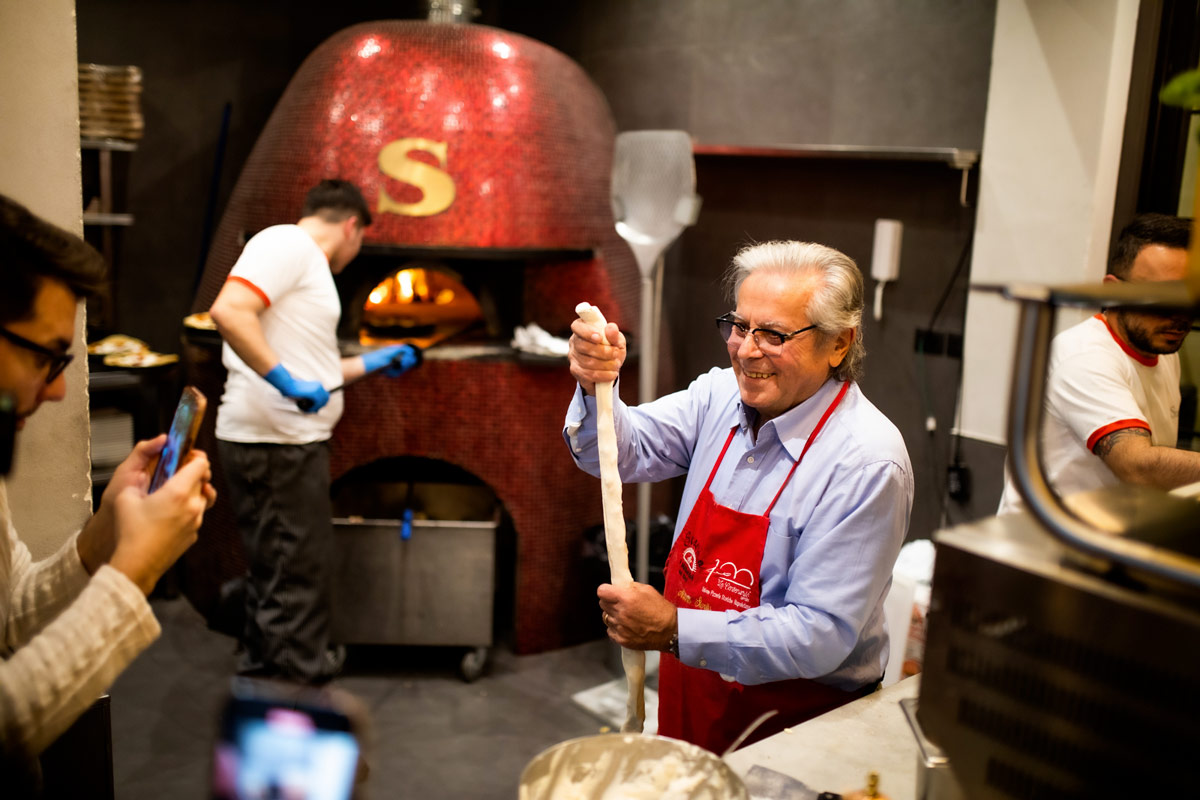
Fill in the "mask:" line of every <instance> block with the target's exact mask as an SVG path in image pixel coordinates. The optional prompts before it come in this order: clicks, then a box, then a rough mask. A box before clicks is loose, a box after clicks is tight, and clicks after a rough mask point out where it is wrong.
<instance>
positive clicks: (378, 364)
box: [362, 344, 421, 378]
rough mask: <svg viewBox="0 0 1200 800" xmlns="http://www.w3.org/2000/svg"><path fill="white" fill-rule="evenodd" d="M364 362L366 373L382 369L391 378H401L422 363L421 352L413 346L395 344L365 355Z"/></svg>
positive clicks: (363, 356)
mask: <svg viewBox="0 0 1200 800" xmlns="http://www.w3.org/2000/svg"><path fill="white" fill-rule="evenodd" d="M362 362H363V370H364V371H365V372H375V371H376V370H379V369H382V370H383V374H384V375H387V376H388V377H389V378H399V377H400V376H401V375H403V374H404V373H406V372H408V371H409V370H410V369H412V368H413V367H415V366H417V365H418V364H420V363H421V351H420V349H418V348H416V347H413V346H412V345H411V344H394V345H389V346H388V347H380V348H379V349H378V350H372V351H370V352H369V353H363V354H362Z"/></svg>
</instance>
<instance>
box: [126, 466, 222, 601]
mask: <svg viewBox="0 0 1200 800" xmlns="http://www.w3.org/2000/svg"><path fill="white" fill-rule="evenodd" d="M211 478H212V471H211V469H210V468H209V463H208V457H207V456H206V455H205V454H204V453H203V452H201V451H199V450H193V451H192V453H191V457H190V458H189V459H188V463H187V464H185V465H184V466H183V467H181V468H180V470H179V471H178V472H176V473H175V475H174V476H172V477H171V479H170V480H168V481H167V482H166V483H164V484H163V485H162V486H161V487H159V489H158V490H157V491H156V492H154V494H146V487H145V486H144V485H141V484H137V483H135V484H130V485H127V486H126V487H125V488H124V489H122V490H121V491H120V492H119V493H118V494H117V495H116V497H115V498H114V499H113V523H114V524H113V528H114V531H115V539H116V546H115V548H114V550H113V554H112V558H111V559H110V560H109V563H110V564H111V565H112V566H113V567H114V568H115V569H118V570H120V571H121V572H122V573H124V574H125V576H126V577H128V578H129V579H130V580H131V581H133V582H134V583H135V584H137V586H138V588H139V589H141V590H142V592H143V593H145V594H147V595H148V594H150V592H151V591H152V590H153V589H154V585H155V584H156V583H157V582H158V579H159V578H160V577H162V574H163V573H164V572H166V571H167V569H169V568H170V566H171V565H172V564H174V563H175V561H176V560H177V559H178V558H179V557H180V556H181V555H183V553H184V551H185V550H187V549H188V548H189V547H191V546H192V543H193V542H195V541H196V531H197V530H199V528H200V523H201V522H202V521H203V520H204V511H205V509H206V508H208V506H209V504H210V500H211V499H213V498H215V494H212V495H211V496H210V491H211V487H210V486H208V482H209V480H211Z"/></svg>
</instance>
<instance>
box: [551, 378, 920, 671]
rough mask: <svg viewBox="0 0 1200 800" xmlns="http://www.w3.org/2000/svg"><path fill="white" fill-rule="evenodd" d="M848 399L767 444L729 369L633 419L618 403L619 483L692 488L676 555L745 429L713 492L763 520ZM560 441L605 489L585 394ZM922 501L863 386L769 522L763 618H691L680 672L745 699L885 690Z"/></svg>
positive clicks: (892, 432) (824, 398) (829, 388)
mask: <svg viewBox="0 0 1200 800" xmlns="http://www.w3.org/2000/svg"><path fill="white" fill-rule="evenodd" d="M840 389H841V383H840V382H838V381H836V380H832V379H831V380H829V381H827V382H826V383H825V385H824V386H822V387H821V388H820V389H819V390H817V392H816V394H814V395H813V396H812V397H810V398H809V399H808V400H806V401H804V402H803V403H801V404H800V405H798V406H796V407H795V408H793V409H791V410H790V411H788V412H787V413H785V414H782V415H780V416H779V417H776V418H775V419H773V420H770V421H768V422H766V423H764V424H763V426H762V428H761V429H760V430H759V432H758V437H757V440H755V438H754V435H753V428H752V427H751V422H752V420H753V419H754V415H755V414H756V412H754V411H753V410H751V409H748V408H744V407H743V406H742V403H741V396H740V393H739V391H738V385H737V379H736V377H735V376H734V374H733V370H732V369H717V368H714V369H712V370H710V371H709V372H708V373H707V374H704V375H701V376H700V377H698V378H697V379H696V380H695V381H693V382H692V384H691V385H690V386H689V387H688V388H687V389H686V390H684V391H681V392H676V393H675V394H671V395H667V396H666V397H662V398H659V399H658V400H655V401H653V402H650V403H646V404H643V405H640V406H636V407H631V406H627V405H625V404H624V403H622V402H621V401H620V400H619V398H615V399H614V402H613V405H614V416H615V419H616V431H617V454H618V464H619V467H620V472H621V480H622V481H623V482H624V483H642V482H654V481H661V480H665V479H667V478H673V477H676V476H679V475H685V474H686V475H687V480H686V482H685V484H684V491H683V499H682V502H681V504H680V508H679V517H678V519H677V520H676V524H675V534H674V537H673V539H672V541H674V538H678V536H679V533H680V531H681V530H682V529H683V526H684V524H685V522H686V521H687V517H688V515H689V514H690V513H691V510H692V506H693V505H694V504H695V502H696V499H697V497H698V496H699V494H700V491H701V490H702V489H703V488H704V484H705V482H706V481H707V480H708V476H709V473H710V472H711V471H712V467H713V464H715V463H716V461H717V456H718V455H719V454H720V452H721V448H722V447H723V446H724V444H725V439H726V437H728V435H729V430H730V428H732V427H733V426H734V425H737V426H738V431H737V433H735V434H734V437H733V441H732V442H731V443H730V445H729V450H728V451H727V452H726V454H725V458H724V460H723V461H722V463H721V468H720V469H719V470H718V471H717V474H716V477H715V478H714V479H713V482H712V486H711V489H712V492H713V496H714V497H715V499H716V502H718V503H719V504H721V505H723V506H728V507H729V508H732V509H734V510H735V511H740V512H742V513H746V514H755V515H762V514H764V513H766V510H767V507H768V506H770V504H771V500H772V498H774V496H775V493H776V492H778V491H779V487H780V486H782V485H783V482H784V480H785V479H786V478H787V474H788V471H789V470H790V469H791V468H792V465H793V464H794V463H795V460H796V459H797V458H799V457H800V452H801V451H802V450H803V449H804V444H805V442H806V441H807V440H808V437H809V436H810V435H811V433H812V431H813V428H815V427H816V425H817V422H818V421H819V420H820V418H821V416H822V414H824V413H825V410H826V409H827V408H828V407H829V404H830V403H831V402H833V399H834V397H836V395H837V392H838V391H839V390H840ZM563 436H564V438H565V439H566V441H567V444H568V446H569V448H570V450H571V454H572V456H573V457H574V458H575V461H576V463H577V464H578V465H579V466H580V468H582V469H584V470H585V471H587V472H589V473H591V474H592V475H597V476H598V475H599V474H600V463H599V458H598V454H597V450H596V399H595V398H594V397H588V396H586V395H584V394H583V391H582V390H581V389H578V388H577V389H576V391H575V397H574V399H573V400H572V402H571V406H570V408H569V409H568V410H567V418H566V427H565V428H564V431H563ZM912 500H913V479H912V466H911V465H910V463H909V460H908V451H907V450H906V449H905V446H904V439H903V438H902V437H901V435H900V431H898V430H897V429H896V426H895V425H893V424H892V423H891V421H889V420H888V419H887V417H885V416H884V415H883V414H882V413H881V412H880V411H879V409H877V408H876V407H875V406H874V405H872V404H871V402H870V401H869V400H867V398H866V397H865V396H863V394H862V392H861V391H860V390H859V388H858V386H857V385H856V384H852V385H851V386H850V388H849V390H848V391H847V392H846V396H845V397H844V398H843V399H842V402H841V404H840V405H839V406H838V408H837V410H836V411H835V412H834V413H833V415H832V416H831V417H830V418H829V420H828V421H827V422H826V423H825V427H824V428H823V429H822V430H821V431H820V433H819V435H818V436H817V438H816V439H815V441H814V442H813V444H812V447H810V448H809V451H808V454H807V455H805V457H804V460H803V461H802V462H801V463H800V466H799V467H798V468H797V469H796V473H795V475H793V476H792V479H791V481H790V482H789V483H788V485H787V488H786V489H785V490H784V492H783V495H782V496H781V497H780V498H779V502H778V503H776V505H775V508H774V509H773V510H772V512H771V522H770V528H769V530H768V533H767V542H766V546H765V549H764V552H763V561H762V567H761V569H760V573H759V579H760V583H759V585H760V589H761V593H762V597H761V601H760V602H761V605H760V606H758V607H757V608H750V609H747V610H746V611H742V612H738V611H732V610H730V611H703V610H700V609H694V608H680V609H679V655H680V659H681V660H682V661H683V663H685V664H688V665H690V666H693V667H702V668H706V669H712V670H716V671H717V672H719V673H721V674H722V675H725V676H727V677H731V678H733V679H736V680H737V681H739V682H741V683H743V684H746V685H750V684H757V683H767V682H769V681H778V680H786V679H790V678H812V679H817V680H819V681H820V682H821V683H826V684H829V685H831V686H835V687H837V688H841V689H847V690H852V689H857V688H859V687H862V686H864V685H867V684H869V683H873V682H875V681H877V680H879V679H880V678H881V677H882V676H883V671H884V668H885V667H886V666H887V657H888V637H887V633H886V632H885V630H884V617H883V601H884V597H885V596H886V594H887V591H888V588H889V587H890V586H891V578H892V567H893V565H894V564H895V562H896V556H897V555H898V554H899V552H900V547H901V545H902V544H903V543H904V537H905V534H906V532H907V530H908V518H909V513H910V511H911V510H912Z"/></svg>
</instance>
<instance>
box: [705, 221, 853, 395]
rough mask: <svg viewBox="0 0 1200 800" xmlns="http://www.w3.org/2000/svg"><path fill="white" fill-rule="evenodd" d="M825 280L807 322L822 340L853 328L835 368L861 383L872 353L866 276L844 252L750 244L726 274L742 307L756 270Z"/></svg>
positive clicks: (840, 376)
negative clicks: (865, 318)
mask: <svg viewBox="0 0 1200 800" xmlns="http://www.w3.org/2000/svg"><path fill="white" fill-rule="evenodd" d="M760 271H762V272H771V273H776V274H781V275H796V276H797V277H799V276H805V277H808V276H813V275H816V276H818V277H820V278H821V285H820V287H819V288H817V289H816V291H814V292H813V295H812V298H811V299H810V300H809V303H808V308H807V309H805V311H806V313H807V315H808V321H809V322H811V323H812V324H814V325H816V326H817V329H818V330H819V331H820V332H821V334H822V335H823V336H826V337H830V336H837V335H838V334H840V333H841V332H842V331H844V330H846V329H847V328H850V329H853V331H854V339H853V341H851V342H850V349H849V350H848V351H847V352H846V357H845V358H844V359H842V363H841V364H839V365H838V367H837V369H835V370H834V373H833V374H834V377H836V378H837V379H838V380H843V381H848V380H858V378H859V377H861V375H862V368H863V359H864V358H865V357H866V355H867V349H866V347H865V346H864V345H863V334H862V311H863V278H862V273H861V272H860V271H859V269H858V265H857V264H855V263H854V259H852V258H850V256H848V255H846V254H845V253H843V252H841V251H839V250H834V249H833V248H832V247H826V246H825V245H823V244H814V243H813V242H796V241H774V242H762V243H761V244H754V245H748V246H746V247H743V248H742V249H741V250H739V251H738V254H737V255H735V256H734V257H733V263H732V264H730V266H729V270H728V271H727V272H726V273H725V285H726V289H727V293H728V295H729V301H730V302H731V303H735V304H736V303H737V295H738V291H739V290H740V289H741V288H742V283H743V282H744V281H745V280H746V278H747V277H749V276H750V273H752V272H760Z"/></svg>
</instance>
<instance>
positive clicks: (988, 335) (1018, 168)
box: [959, 0, 1138, 444]
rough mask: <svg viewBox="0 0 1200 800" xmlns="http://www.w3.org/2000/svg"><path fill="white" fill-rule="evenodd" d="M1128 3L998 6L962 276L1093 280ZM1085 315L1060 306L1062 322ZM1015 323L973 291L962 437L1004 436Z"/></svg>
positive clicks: (979, 280) (1099, 255)
mask: <svg viewBox="0 0 1200 800" xmlns="http://www.w3.org/2000/svg"><path fill="white" fill-rule="evenodd" d="M1137 11H1138V2H1137V0H1087V2H1084V1H1083V0H1000V2H999V3H998V6H997V9H996V35H995V43H994V45H993V52H992V74H991V82H990V86H989V89H988V107H987V117H986V121H985V124H984V134H983V153H982V160H981V163H980V182H979V210H978V214H977V217H976V226H975V245H974V255H973V259H972V268H971V269H972V272H971V282H972V284H994V283H1011V282H1017V281H1029V282H1034V283H1041V284H1055V283H1075V282H1079V281H1093V280H1094V281H1099V280H1100V279H1101V278H1102V277H1103V275H1104V270H1105V263H1106V260H1107V256H1108V242H1109V234H1110V231H1111V228H1112V217H1113V205H1114V198H1115V196H1116V187H1117V168H1118V162H1119V161H1120V156H1121V140H1122V134H1123V131H1124V125H1125V106H1126V100H1127V97H1128V94H1129V79H1130V72H1131V68H1132V63H1133V44H1134V36H1135V33H1136V27H1137ZM1088 313H1092V312H1083V311H1073V310H1062V311H1060V312H1059V327H1060V329H1061V328H1063V327H1067V326H1069V325H1073V324H1075V323H1076V322H1078V321H1079V320H1080V319H1082V318H1083V316H1085V315H1086V314H1088ZM1016 326H1017V307H1016V304H1014V303H1012V302H1011V301H1007V300H1004V299H1003V298H1002V297H1000V296H999V295H994V294H984V293H981V292H972V293H971V295H970V297H969V298H968V301H967V321H966V329H965V332H964V353H965V355H966V360H965V362H964V366H963V402H962V408H961V410H960V416H959V432H960V433H962V434H963V435H965V436H969V437H972V438H976V439H981V440H983V441H987V442H994V443H998V444H1004V443H1005V442H1006V439H1007V437H1006V427H1007V424H1008V403H1009V386H1010V383H1011V378H1012V375H1011V373H1012V355H1013V352H1014V345H1015V341H1016Z"/></svg>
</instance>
